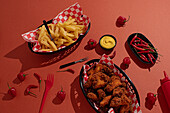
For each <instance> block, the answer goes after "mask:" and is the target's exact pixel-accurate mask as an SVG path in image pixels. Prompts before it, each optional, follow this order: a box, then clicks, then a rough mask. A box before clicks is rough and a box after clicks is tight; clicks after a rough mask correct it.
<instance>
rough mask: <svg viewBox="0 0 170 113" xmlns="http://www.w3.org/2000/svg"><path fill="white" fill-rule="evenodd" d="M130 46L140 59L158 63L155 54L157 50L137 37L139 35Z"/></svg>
mask: <svg viewBox="0 0 170 113" xmlns="http://www.w3.org/2000/svg"><path fill="white" fill-rule="evenodd" d="M130 45H131V46H133V48H134V49H135V51H136V52H137V54H138V55H139V56H140V58H141V59H142V60H143V61H145V62H151V63H152V64H154V62H155V61H156V59H155V57H154V55H153V54H155V53H156V51H155V49H154V48H152V47H151V46H150V45H149V44H148V43H147V42H145V41H144V40H142V39H141V38H139V37H138V36H137V34H136V35H135V36H134V37H133V38H132V40H131V41H130Z"/></svg>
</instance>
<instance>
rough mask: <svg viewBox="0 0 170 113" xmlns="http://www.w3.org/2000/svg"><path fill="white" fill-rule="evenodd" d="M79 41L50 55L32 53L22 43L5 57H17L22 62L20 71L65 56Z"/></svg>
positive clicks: (56, 60) (44, 64) (46, 64)
mask: <svg viewBox="0 0 170 113" xmlns="http://www.w3.org/2000/svg"><path fill="white" fill-rule="evenodd" d="M80 42H81V41H80ZM80 42H79V43H77V44H76V45H74V46H72V47H71V48H69V49H67V50H63V51H60V52H58V53H54V54H50V55H39V54H35V53H32V52H31V51H30V50H29V48H28V44H27V43H24V44H22V45H20V46H18V47H17V48H15V49H14V50H12V51H10V52H9V53H8V54H6V55H5V57H7V58H12V59H19V60H20V62H21V63H22V68H21V70H20V71H21V72H24V71H26V70H28V69H31V68H39V67H44V66H48V65H51V64H54V63H56V62H58V61H60V60H62V59H63V58H65V57H67V56H68V55H70V54H71V53H72V52H74V51H75V50H76V48H77V47H78V46H79V44H80ZM14 82H17V83H18V81H17V80H14Z"/></svg>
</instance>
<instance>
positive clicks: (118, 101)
mask: <svg viewBox="0 0 170 113" xmlns="http://www.w3.org/2000/svg"><path fill="white" fill-rule="evenodd" d="M131 103H132V100H131V99H130V98H128V97H127V96H126V95H125V94H123V95H122V96H121V97H114V98H113V99H112V100H111V102H110V107H118V106H121V105H130V104H131Z"/></svg>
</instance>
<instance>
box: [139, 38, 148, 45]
mask: <svg viewBox="0 0 170 113" xmlns="http://www.w3.org/2000/svg"><path fill="white" fill-rule="evenodd" d="M137 39H139V40H140V41H141V42H142V43H144V44H146V45H148V43H147V42H145V41H144V40H142V39H141V38H139V37H137Z"/></svg>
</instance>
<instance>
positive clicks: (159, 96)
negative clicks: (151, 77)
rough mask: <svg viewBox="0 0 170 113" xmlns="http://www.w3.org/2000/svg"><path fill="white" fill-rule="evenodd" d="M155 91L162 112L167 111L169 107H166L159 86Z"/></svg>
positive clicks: (169, 109) (166, 112)
mask: <svg viewBox="0 0 170 113" xmlns="http://www.w3.org/2000/svg"><path fill="white" fill-rule="evenodd" d="M157 93H158V101H159V105H160V107H161V110H162V113H169V112H170V108H169V107H168V104H167V102H166V99H165V96H164V94H163V91H162V88H161V86H160V87H159V88H158V90H157Z"/></svg>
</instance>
